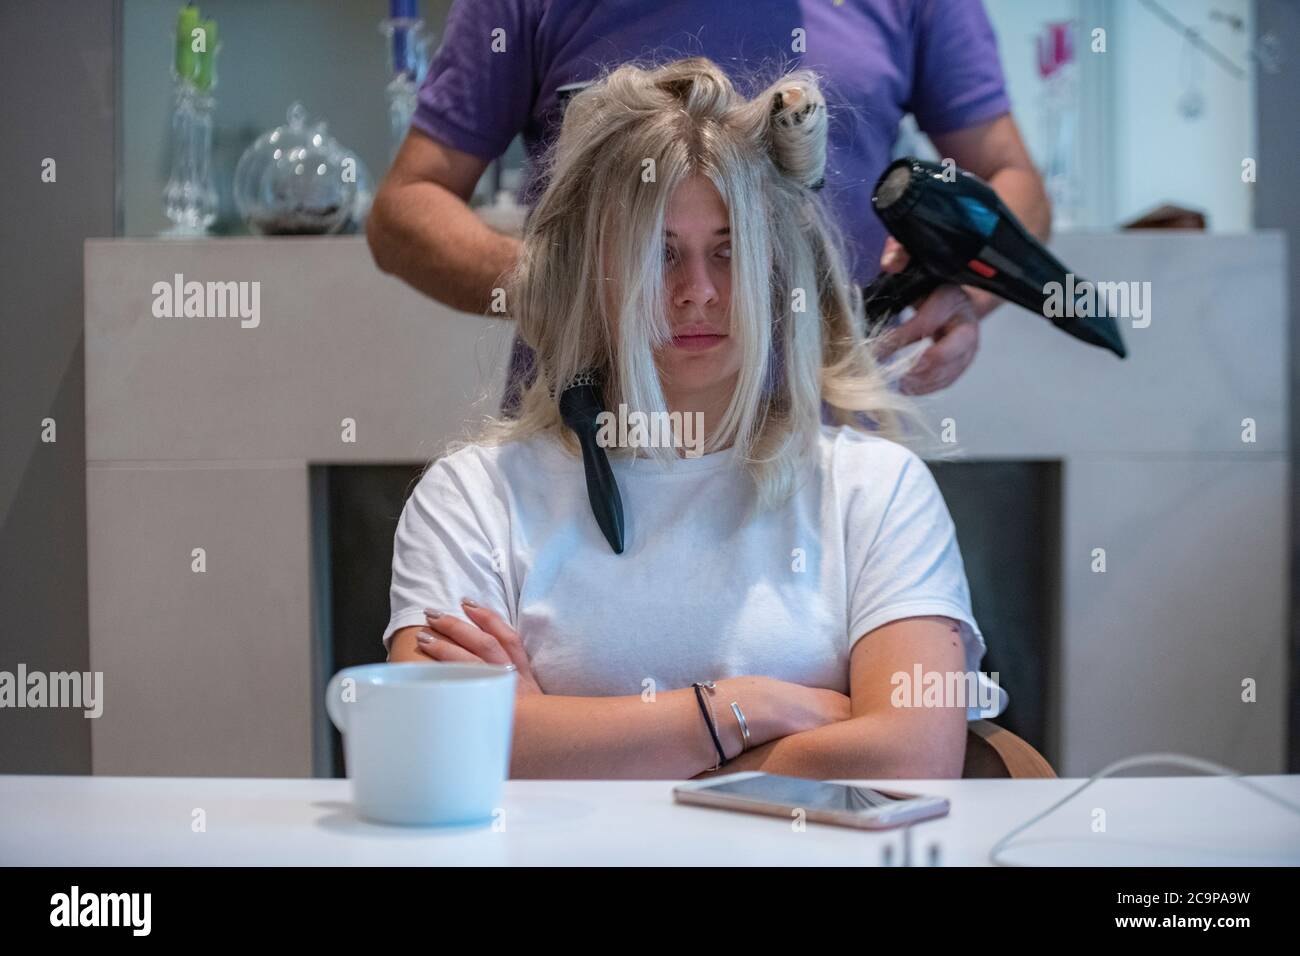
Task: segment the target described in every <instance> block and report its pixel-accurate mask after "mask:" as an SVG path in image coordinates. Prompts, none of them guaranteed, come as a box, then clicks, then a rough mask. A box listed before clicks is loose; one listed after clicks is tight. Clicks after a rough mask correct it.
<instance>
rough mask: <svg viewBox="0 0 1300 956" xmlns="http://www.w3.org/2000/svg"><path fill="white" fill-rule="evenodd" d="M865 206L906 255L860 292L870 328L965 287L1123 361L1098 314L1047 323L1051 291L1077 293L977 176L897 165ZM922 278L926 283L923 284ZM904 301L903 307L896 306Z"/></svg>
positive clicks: (1118, 341)
mask: <svg viewBox="0 0 1300 956" xmlns="http://www.w3.org/2000/svg"><path fill="white" fill-rule="evenodd" d="M871 202H872V206H873V207H874V208H875V210H876V214H877V215H878V216H880V219H881V221H882V222H884V224H885V227H886V228H887V229H888V230H889V232H890V234H891V235H893V236H894V238H896V239H897V240H898V241H899V242H900V243H902V245H903V248H905V249H906V250H907V252H908V256H909V260H910V261H909V263H908V266H907V268H906V269H904V270H903V272H901V273H895V274H887V275H881V276H880V277H878V278H877V279H876V280H875V281H874V282H873V283H872V284H871V285H870V286H868V287H867V289H866V290H865V299H866V309H867V315H868V319H869V320H870V321H871V322H873V323H877V322H880V321H883V320H884V319H886V318H888V317H889V316H890V315H892V314H894V313H895V312H897V311H898V310H899V309H901V308H902V307H903V305H907V304H910V302H914V301H916V299H917V298H919V297H920V296H923V295H925V294H928V293H929V292H930V291H931V290H933V288H935V287H936V286H938V285H941V284H945V283H953V284H956V285H971V286H976V287H977V288H981V289H986V290H988V291H989V292H992V293H993V294H994V295H997V296H1000V297H1001V298H1003V299H1006V300H1007V301H1008V302H1014V303H1015V304H1016V305H1019V306H1022V307H1024V308H1026V309H1028V310H1029V311H1031V312H1036V313H1038V314H1039V315H1041V316H1043V317H1044V318H1046V319H1049V320H1050V321H1051V322H1052V323H1053V324H1054V325H1056V326H1057V327H1058V328H1060V329H1062V330H1063V331H1065V332H1068V333H1069V334H1071V335H1073V336H1074V337H1075V338H1078V339H1081V340H1082V341H1084V342H1088V343H1089V344H1091V345H1098V346H1101V347H1102V348H1107V349H1110V350H1111V351H1112V352H1114V353H1115V354H1116V355H1118V356H1120V357H1121V358H1123V357H1124V356H1125V354H1126V351H1127V350H1126V349H1125V347H1124V341H1123V338H1122V337H1121V336H1120V333H1119V327H1118V326H1117V325H1116V324H1115V321H1114V319H1112V318H1111V317H1110V316H1109V315H1106V314H1105V311H1104V309H1101V308H1099V307H1098V308H1094V309H1092V310H1089V312H1090V313H1091V314H1089V315H1087V316H1075V315H1073V314H1070V313H1072V312H1073V310H1072V309H1065V310H1060V311H1064V312H1065V313H1066V314H1062V315H1054V314H1052V313H1053V311H1054V310H1052V309H1050V308H1049V305H1048V303H1049V296H1050V295H1051V294H1052V290H1053V289H1055V288H1062V289H1063V288H1066V287H1067V286H1068V287H1071V288H1074V287H1081V286H1082V282H1083V280H1081V279H1079V278H1078V277H1077V276H1074V275H1073V274H1072V273H1070V272H1069V271H1068V270H1067V269H1066V267H1065V266H1064V265H1062V264H1061V262H1060V260H1058V259H1057V258H1056V257H1055V256H1053V255H1052V254H1051V253H1050V252H1048V251H1047V248H1046V247H1045V246H1043V244H1042V243H1041V242H1039V241H1038V239H1037V238H1035V237H1034V236H1033V235H1032V234H1031V233H1030V232H1029V231H1028V230H1027V229H1025V227H1024V226H1023V225H1022V224H1021V222H1020V220H1018V219H1017V218H1016V217H1015V215H1014V214H1013V213H1012V212H1011V210H1009V209H1008V208H1007V207H1006V204H1005V203H1003V202H1002V200H1001V199H999V198H998V194H997V193H995V192H994V191H993V189H992V188H991V187H990V186H989V185H988V184H987V183H986V182H984V181H983V180H982V179H980V178H979V177H978V176H974V175H972V174H971V173H968V172H966V171H964V170H961V169H958V168H957V167H956V166H955V165H953V164H952V163H951V162H948V163H944V164H940V163H932V162H928V161H926V160H921V159H915V158H912V157H905V158H903V159H899V160H895V161H894V162H893V163H891V164H890V165H889V166H888V167H887V168H886V169H885V171H884V173H883V174H881V177H880V179H879V180H878V181H877V182H876V188H875V192H874V194H873V195H872V199H871ZM927 278H928V280H929V281H928V282H927V281H925V280H926V279H927ZM907 296H911V298H910V299H907V301H902V300H904V299H906V298H907Z"/></svg>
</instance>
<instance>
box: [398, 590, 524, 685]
mask: <svg viewBox="0 0 1300 956" xmlns="http://www.w3.org/2000/svg"><path fill="white" fill-rule="evenodd" d="M461 607H462V608H463V609H464V611H465V615H466V616H467V617H468V618H469V622H466V621H462V620H461V619H460V618H458V617H456V616H455V615H452V614H438V613H437V612H436V611H434V610H433V609H432V608H425V610H424V619H425V621H426V622H427V624H428V626H427V627H426V628H425V629H424V630H422V631H420V632H419V634H418V635H417V639H418V641H419V644H418V647H419V649H420V653H422V654H424V655H425V656H426V657H429V658H432V659H433V660H435V661H453V662H454V661H468V662H471V663H474V662H477V663H484V664H513V665H514V667H515V670H516V671H517V672H518V675H519V676H518V683H517V684H516V685H515V692H516V693H518V694H541V693H545V692H544V691H543V690H542V688H541V685H539V684H538V683H537V678H535V677H534V676H533V670H532V667H531V666H530V665H529V663H528V655H527V654H526V653H525V652H524V644H523V641H521V640H520V639H519V634H518V633H517V632H516V631H515V629H514V628H512V627H511V626H510V625H509V624H507V623H506V622H505V621H503V620H502V619H501V616H500V615H499V614H497V613H496V612H495V611H491V610H489V609H488V608H485V607H479V606H478V605H476V604H471V603H469V602H468V601H462V602H461Z"/></svg>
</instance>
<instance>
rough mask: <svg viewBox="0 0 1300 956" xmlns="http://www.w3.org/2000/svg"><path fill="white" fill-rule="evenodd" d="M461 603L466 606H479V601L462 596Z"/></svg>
mask: <svg viewBox="0 0 1300 956" xmlns="http://www.w3.org/2000/svg"><path fill="white" fill-rule="evenodd" d="M460 603H461V604H463V605H465V606H466V607H478V604H477V602H475V601H471V600H470V599H469V598H461V599H460Z"/></svg>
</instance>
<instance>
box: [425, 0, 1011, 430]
mask: <svg viewBox="0 0 1300 956" xmlns="http://www.w3.org/2000/svg"><path fill="white" fill-rule="evenodd" d="M796 30H802V31H803V34H802V35H801V36H802V43H801V46H802V48H803V50H804V51H805V52H795V51H794V50H793V49H792V46H793V45H794V43H795V40H796V37H797V36H799V35H797V34H795V32H794V31H796ZM502 46H504V49H501V47H502ZM498 50H499V51H500V52H497V51H498ZM685 56H706V57H708V58H709V59H711V60H713V61H714V62H716V63H717V64H718V65H719V66H720V67H722V69H723V70H725V71H726V72H727V73H728V75H729V76H730V77H731V79H732V82H733V83H735V84H736V86H737V88H738V89H739V90H740V91H741V92H742V93H744V94H745V95H747V96H749V95H753V94H755V93H757V92H758V91H759V90H760V89H762V88H763V87H764V86H766V85H767V84H768V83H770V82H771V81H772V80H774V79H775V78H776V77H777V76H778V75H779V74H780V73H781V72H784V71H786V70H789V69H794V68H800V67H802V68H808V69H812V70H815V71H817V72H818V73H819V74H820V75H821V77H822V79H823V86H822V91H823V94H824V95H825V97H826V104H827V110H828V112H829V115H830V129H829V145H828V150H827V160H826V185H825V187H824V188H823V190H822V195H823V196H824V197H825V201H826V202H827V204H828V208H829V209H830V210H831V211H832V213H833V214H834V215H835V216H836V217H837V219H838V221H839V223H840V227H841V228H842V230H843V231H844V235H845V239H846V241H847V243H848V246H849V248H848V253H849V257H850V263H849V265H850V268H851V269H852V272H853V276H854V278H855V279H856V280H857V281H858V282H860V283H862V284H864V285H865V284H866V283H868V282H869V281H870V280H871V279H872V278H873V277H874V276H875V275H876V273H877V272H878V271H879V262H880V253H881V249H882V248H883V246H884V242H885V230H884V226H883V225H881V223H880V220H879V219H878V218H877V217H876V214H875V213H874V212H873V211H872V209H871V190H872V187H873V186H874V185H875V182H876V180H877V179H878V178H879V176H880V173H881V172H882V171H883V170H884V168H885V166H886V165H888V163H889V159H890V153H891V149H892V147H893V144H894V141H895V139H896V138H897V135H898V124H899V120H900V119H901V118H902V117H903V115H904V114H906V113H909V112H910V113H912V114H914V115H915V116H916V119H917V123H918V125H919V126H920V127H921V129H922V130H923V131H924V132H926V133H929V134H936V133H947V132H950V131H952V130H959V129H965V128H966V127H969V126H975V125H977V124H979V123H983V122H987V121H988V120H991V119H994V118H995V117H998V116H1001V115H1002V114H1004V113H1007V112H1009V111H1010V101H1009V100H1008V98H1007V93H1006V87H1005V83H1004V80H1003V76H1002V68H1001V65H1000V63H999V60H998V55H997V43H996V40H995V38H994V36H993V30H992V28H991V27H990V25H989V21H988V17H987V15H986V13H985V11H984V7H983V5H982V3H981V2H980V0H844V2H843V3H841V4H840V5H838V6H836V5H835V4H834V3H831V2H828V0H745V2H744V3H731V2H719V0H694V2H692V0H660V2H653V3H648V2H646V0H456V2H455V3H454V4H453V5H452V8H451V11H450V13H449V14H448V16H447V24H446V27H445V30H444V32H443V36H442V45H441V47H440V48H439V50H438V53H437V55H436V56H435V57H434V60H433V63H432V64H431V65H430V68H429V74H428V77H427V79H426V81H425V84H424V87H423V88H422V89H421V90H420V99H419V105H418V106H417V108H416V111H415V117H414V119H413V121H412V126H414V127H415V128H416V129H419V130H421V131H422V132H424V133H426V134H427V135H429V136H430V137H432V138H433V139H436V140H438V141H439V142H442V143H445V144H447V145H448V146H451V147H453V148H454V149H458V150H461V151H462V152H466V153H471V154H473V155H475V156H480V157H482V158H484V159H489V160H490V159H495V158H496V157H498V156H500V155H501V154H502V153H504V152H505V151H506V149H507V148H508V147H509V145H510V143H511V142H512V141H513V140H514V138H515V136H516V135H517V134H520V133H522V134H523V137H524V147H525V150H526V151H527V154H528V157H529V158H530V160H531V159H535V158H536V157H537V156H539V155H540V154H541V153H542V152H543V151H544V150H545V149H546V148H547V147H548V146H549V145H550V144H551V142H552V140H553V138H554V136H555V134H556V133H557V132H558V131H559V119H560V118H561V116H562V115H563V107H562V105H561V103H560V97H559V96H558V95H557V92H556V91H557V89H559V88H560V87H563V86H566V85H569V84H574V83H582V82H586V81H589V80H592V79H594V78H595V77H596V76H597V75H598V73H599V71H600V69H601V68H602V67H603V66H614V65H617V64H619V63H623V62H626V61H628V60H632V59H635V60H637V61H638V62H639V63H642V64H645V63H662V62H668V61H671V60H675V59H679V58H681V57H685ZM535 168H536V164H535V163H531V162H530V163H529V170H530V173H529V175H528V177H527V178H526V179H525V182H524V185H523V188H522V189H521V200H522V201H523V202H525V203H531V201H532V199H533V198H535V197H536V195H537V194H538V193H539V191H540V188H541V187H542V186H543V185H544V184H543V183H540V182H538V181H537V180H536V177H534V176H532V175H531V170H533V169H535ZM527 359H528V356H527V350H526V349H524V347H523V346H522V344H521V343H519V342H518V340H517V339H516V348H515V355H514V357H513V358H512V361H511V372H510V379H509V385H508V388H507V397H506V405H505V407H513V405H514V403H515V402H516V401H517V398H518V388H519V385H520V380H519V377H520V374H521V373H522V372H524V371H531V370H525V368H524V367H525V366H526V365H527V364H528V362H527ZM530 377H531V376H530Z"/></svg>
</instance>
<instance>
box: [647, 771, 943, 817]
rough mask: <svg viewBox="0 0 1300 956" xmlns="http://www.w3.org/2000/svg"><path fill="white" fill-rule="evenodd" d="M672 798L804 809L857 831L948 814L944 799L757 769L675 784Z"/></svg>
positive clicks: (785, 813)
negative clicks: (788, 775) (807, 778)
mask: <svg viewBox="0 0 1300 956" xmlns="http://www.w3.org/2000/svg"><path fill="white" fill-rule="evenodd" d="M673 799H674V800H676V801H677V802H678V803H693V804H697V805H698V806H702V807H718V808H720V809H722V810H741V811H743V812H745V813H765V814H768V815H769V816H774V817H785V818H786V819H789V818H790V817H791V816H792V814H793V813H794V812H795V811H796V810H803V811H804V812H805V813H806V814H807V819H809V820H812V821H814V822H817V823H833V824H836V825H838V826H843V827H857V828H858V829H860V830H888V829H890V828H891V827H900V826H906V825H908V824H912V823H918V822H920V821H921V820H930V819H933V818H934V817H942V816H946V815H947V813H948V801H947V799H946V798H944V797H923V796H921V795H919V794H915V793H900V792H899V791H896V790H877V789H875V788H873V787H857V786H850V785H849V784H844V783H829V782H827V781H825V780H806V779H804V778H803V777H786V776H782V775H781V774H776V773H763V772H762V771H759V770H745V771H741V772H739V773H731V774H726V775H724V776H721V777H714V778H713V779H711V780H691V781H688V782H687V783H681V784H678V785H677V786H675V787H673Z"/></svg>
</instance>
